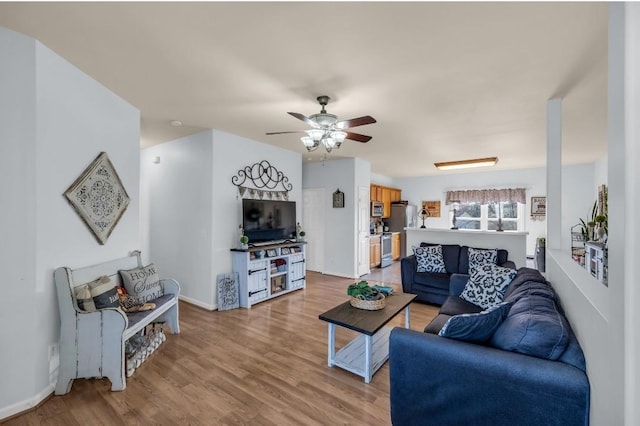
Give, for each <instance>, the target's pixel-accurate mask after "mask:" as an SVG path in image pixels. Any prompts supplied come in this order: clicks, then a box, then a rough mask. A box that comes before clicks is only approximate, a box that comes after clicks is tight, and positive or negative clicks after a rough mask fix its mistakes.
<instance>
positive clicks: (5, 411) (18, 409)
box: [0, 384, 55, 422]
mask: <svg viewBox="0 0 640 426" xmlns="http://www.w3.org/2000/svg"><path fill="white" fill-rule="evenodd" d="M54 389H55V385H54V384H49V385H48V386H47V387H45V388H44V389H43V390H42V391H40V392H39V393H38V394H37V395H34V396H33V397H31V398H27V399H25V400H23V401H19V402H16V403H15V404H12V405H9V406H8V407H2V408H0V422H1V421H2V420H3V419H6V418H7V417H11V416H15V415H16V414H20V413H23V412H26V411H29V410H31V409H32V408H34V407H36V406H37V405H38V404H40V403H41V402H42V401H44V400H45V399H46V398H47V397H48V396H49V395H51V394H52V393H53V391H54Z"/></svg>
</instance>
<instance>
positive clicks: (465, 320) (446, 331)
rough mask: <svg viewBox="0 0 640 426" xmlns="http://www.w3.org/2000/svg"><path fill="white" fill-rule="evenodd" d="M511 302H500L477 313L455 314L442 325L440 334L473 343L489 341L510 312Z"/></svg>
mask: <svg viewBox="0 0 640 426" xmlns="http://www.w3.org/2000/svg"><path fill="white" fill-rule="evenodd" d="M510 308H511V303H500V304H499V305H496V306H494V307H492V308H489V309H487V310H485V311H482V312H478V313H475V314H461V315H454V316H452V317H451V318H449V320H447V322H446V323H445V325H444V326H443V327H442V329H441V330H440V332H439V333H438V336H442V337H448V338H450V339H456V340H463V341H465V342H472V343H485V342H488V341H489V340H490V339H491V337H492V336H493V333H494V332H495V331H496V330H497V329H498V327H500V324H502V321H504V319H505V318H506V317H507V315H508V314H509V309H510Z"/></svg>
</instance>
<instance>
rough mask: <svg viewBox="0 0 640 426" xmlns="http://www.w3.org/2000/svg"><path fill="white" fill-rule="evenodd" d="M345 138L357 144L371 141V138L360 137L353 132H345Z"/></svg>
mask: <svg viewBox="0 0 640 426" xmlns="http://www.w3.org/2000/svg"><path fill="white" fill-rule="evenodd" d="M346 138H347V139H351V140H352V141H357V142H369V141H370V140H371V136H367V135H361V134H360V133H353V132H347V137H346Z"/></svg>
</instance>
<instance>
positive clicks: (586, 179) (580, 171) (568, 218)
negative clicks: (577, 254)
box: [550, 163, 597, 253]
mask: <svg viewBox="0 0 640 426" xmlns="http://www.w3.org/2000/svg"><path fill="white" fill-rule="evenodd" d="M561 179H562V184H561V186H562V189H561V191H562V200H561V203H562V223H561V226H560V232H561V235H560V237H561V238H560V241H561V245H562V249H563V250H565V251H566V252H567V253H570V248H571V227H572V226H573V225H576V224H578V223H580V218H582V219H583V220H584V221H585V222H588V221H589V217H590V215H591V209H592V208H593V202H594V201H596V199H597V198H596V195H594V182H595V177H594V163H591V164H578V165H564V166H562V177H561ZM595 187H596V188H597V186H595ZM596 193H597V190H596ZM576 229H578V228H576ZM550 237H552V236H550Z"/></svg>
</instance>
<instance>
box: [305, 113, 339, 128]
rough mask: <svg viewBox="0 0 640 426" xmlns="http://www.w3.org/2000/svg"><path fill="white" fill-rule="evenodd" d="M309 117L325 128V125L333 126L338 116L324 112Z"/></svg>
mask: <svg viewBox="0 0 640 426" xmlns="http://www.w3.org/2000/svg"><path fill="white" fill-rule="evenodd" d="M309 118H310V119H311V120H313V121H315V122H316V123H318V124H319V125H320V126H321V127H325V128H327V127H331V126H333V124H334V123H335V122H336V120H337V119H338V116H336V115H333V114H328V113H324V114H323V113H320V114H313V115H312V116H311V117H309Z"/></svg>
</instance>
